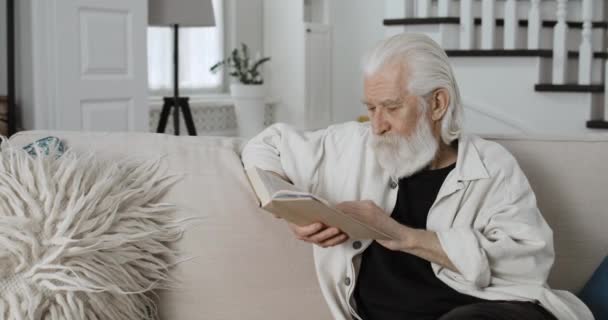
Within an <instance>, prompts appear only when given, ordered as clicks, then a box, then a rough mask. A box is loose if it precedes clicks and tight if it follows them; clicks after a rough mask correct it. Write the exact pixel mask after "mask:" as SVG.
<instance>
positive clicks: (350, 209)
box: [336, 200, 416, 251]
mask: <svg viewBox="0 0 608 320" xmlns="http://www.w3.org/2000/svg"><path fill="white" fill-rule="evenodd" d="M336 208H337V209H338V210H340V211H342V212H344V213H346V214H348V215H352V216H354V217H355V218H357V219H358V220H360V221H362V222H364V223H366V224H368V225H370V226H372V227H374V228H375V229H377V230H378V231H381V232H383V233H385V234H387V235H388V236H390V237H391V238H392V239H393V240H379V239H376V241H377V242H378V243H379V244H381V245H382V246H384V247H386V248H387V249H390V250H394V251H406V250H407V249H408V248H409V247H410V244H411V243H412V241H413V240H414V236H415V232H416V229H413V228H410V227H408V226H405V225H402V224H400V223H399V222H397V221H396V220H395V219H393V218H391V217H390V216H389V215H388V214H387V213H386V212H384V210H382V208H380V207H378V205H376V204H375V203H374V202H373V201H369V200H366V201H346V202H342V203H340V204H338V205H337V206H336Z"/></svg>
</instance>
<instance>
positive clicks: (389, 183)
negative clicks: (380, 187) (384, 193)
mask: <svg viewBox="0 0 608 320" xmlns="http://www.w3.org/2000/svg"><path fill="white" fill-rule="evenodd" d="M398 185H399V184H397V182H395V180H393V179H390V181H389V182H388V186H389V187H391V189H395V188H397V186H398Z"/></svg>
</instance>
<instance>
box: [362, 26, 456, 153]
mask: <svg viewBox="0 0 608 320" xmlns="http://www.w3.org/2000/svg"><path fill="white" fill-rule="evenodd" d="M389 63H400V64H403V65H407V67H408V71H410V74H409V75H410V77H409V81H408V85H407V86H408V87H407V88H404V90H407V92H408V93H410V94H413V95H415V96H418V97H421V98H425V99H426V98H428V95H430V94H432V93H433V91H435V90H436V89H439V88H443V89H446V90H447V91H448V95H449V99H450V104H449V105H448V109H447V111H446V113H445V115H444V117H443V119H442V123H441V138H442V139H443V141H444V142H445V143H446V144H450V143H451V142H452V141H454V140H456V139H458V138H459V137H460V134H461V127H462V120H463V112H464V111H463V107H462V101H461V98H460V91H459V90H458V85H457V83H456V79H455V78H454V71H453V70H452V67H451V65H450V62H449V60H448V56H447V54H446V53H445V51H443V49H442V48H441V47H440V46H439V45H438V44H437V43H436V42H435V41H433V40H432V39H431V38H429V37H428V36H426V35H423V34H413V33H402V34H399V35H396V36H393V37H390V38H388V39H385V40H383V41H381V42H379V43H378V44H377V45H376V46H375V47H374V48H373V49H372V50H371V51H370V52H369V53H368V55H367V57H366V58H365V60H364V64H363V72H364V75H365V76H371V75H374V74H376V73H377V72H379V71H381V70H382V68H383V67H384V66H386V65H387V64H389Z"/></svg>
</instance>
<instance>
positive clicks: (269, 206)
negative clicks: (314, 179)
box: [246, 167, 391, 240]
mask: <svg viewBox="0 0 608 320" xmlns="http://www.w3.org/2000/svg"><path fill="white" fill-rule="evenodd" d="M246 172H247V176H248V177H249V181H250V182H251V185H252V186H253V189H254V191H255V193H256V194H257V196H258V198H259V200H260V204H261V207H262V208H263V209H264V210H266V211H269V212H271V213H274V214H275V215H277V216H278V217H280V218H283V219H285V220H287V221H289V222H291V223H294V224H297V225H300V226H304V225H309V224H312V223H315V222H321V223H323V224H325V225H327V226H331V227H336V228H338V229H340V230H342V231H343V232H344V233H346V234H348V236H349V237H350V238H351V239H355V240H363V239H382V240H386V239H391V237H389V236H388V235H386V234H384V233H382V232H380V231H378V230H376V229H374V228H373V227H371V226H369V225H366V224H365V223H363V222H361V221H359V220H357V219H356V218H354V217H353V216H350V215H347V214H344V213H343V212H340V211H339V210H338V209H336V208H334V207H333V206H331V205H330V204H329V203H328V202H327V201H325V200H323V199H321V198H319V197H317V196H315V195H312V194H310V193H308V192H303V191H300V190H298V189H297V188H296V187H295V186H294V185H292V184H290V183H288V182H287V181H285V180H283V179H281V178H280V177H279V176H278V175H275V174H273V173H271V172H268V171H264V170H262V169H259V168H256V167H253V168H250V169H247V170H246Z"/></svg>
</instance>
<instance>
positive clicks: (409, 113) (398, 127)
mask: <svg viewBox="0 0 608 320" xmlns="http://www.w3.org/2000/svg"><path fill="white" fill-rule="evenodd" d="M407 75H408V70H406V67H404V66H402V65H395V64H389V65H387V66H386V67H384V68H382V70H380V71H379V72H377V73H376V74H374V75H371V76H369V77H366V78H365V80H364V94H365V98H364V101H363V102H364V104H365V105H366V106H367V110H368V115H369V118H370V121H371V124H372V129H373V132H374V134H376V135H385V134H387V133H391V134H398V135H399V136H402V137H405V138H407V137H410V136H411V135H412V134H413V133H414V131H415V129H416V125H417V123H418V119H419V118H421V111H422V110H420V108H418V103H419V99H418V98H417V97H415V96H413V95H409V94H407V93H406V92H405V91H404V89H403V88H406V87H407V83H406V82H407V80H408V79H407V78H408V76H407Z"/></svg>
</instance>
